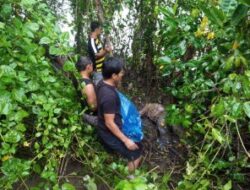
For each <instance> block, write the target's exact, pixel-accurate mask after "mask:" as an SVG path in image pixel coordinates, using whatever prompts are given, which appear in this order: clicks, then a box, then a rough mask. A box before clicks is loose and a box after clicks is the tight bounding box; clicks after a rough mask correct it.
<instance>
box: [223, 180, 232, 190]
mask: <svg viewBox="0 0 250 190" xmlns="http://www.w3.org/2000/svg"><path fill="white" fill-rule="evenodd" d="M230 189H232V181H231V180H229V181H228V182H227V183H226V184H225V185H224V186H223V189H222V190H230Z"/></svg>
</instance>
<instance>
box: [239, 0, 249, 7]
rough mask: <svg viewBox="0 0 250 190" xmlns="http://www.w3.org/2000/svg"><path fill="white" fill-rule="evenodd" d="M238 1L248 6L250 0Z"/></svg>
mask: <svg viewBox="0 0 250 190" xmlns="http://www.w3.org/2000/svg"><path fill="white" fill-rule="evenodd" d="M238 1H239V2H241V3H243V4H246V5H249V6H250V0H238Z"/></svg>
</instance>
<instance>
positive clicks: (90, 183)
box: [86, 179, 97, 190]
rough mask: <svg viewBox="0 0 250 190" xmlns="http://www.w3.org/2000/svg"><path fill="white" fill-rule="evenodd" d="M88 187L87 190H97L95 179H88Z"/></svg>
mask: <svg viewBox="0 0 250 190" xmlns="http://www.w3.org/2000/svg"><path fill="white" fill-rule="evenodd" d="M86 188H87V190H97V186H96V184H95V182H94V180H93V179H89V180H88V184H86Z"/></svg>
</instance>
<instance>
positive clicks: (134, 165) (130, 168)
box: [128, 156, 142, 173]
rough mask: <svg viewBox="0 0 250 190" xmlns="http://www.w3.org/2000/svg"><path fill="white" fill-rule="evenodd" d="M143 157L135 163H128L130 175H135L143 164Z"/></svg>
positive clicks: (134, 161)
mask: <svg viewBox="0 0 250 190" xmlns="http://www.w3.org/2000/svg"><path fill="white" fill-rule="evenodd" d="M141 159H142V156H140V157H139V158H137V159H136V160H133V161H129V162H128V171H129V172H130V173H133V172H134V171H135V170H136V169H137V168H138V166H139V164H140V162H141Z"/></svg>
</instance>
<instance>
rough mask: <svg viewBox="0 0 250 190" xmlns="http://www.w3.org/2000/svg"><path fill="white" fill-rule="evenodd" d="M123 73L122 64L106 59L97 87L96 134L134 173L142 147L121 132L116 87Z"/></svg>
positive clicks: (115, 60) (115, 59) (112, 59)
mask: <svg viewBox="0 0 250 190" xmlns="http://www.w3.org/2000/svg"><path fill="white" fill-rule="evenodd" d="M123 72H124V71H123V64H122V62H121V61H120V60H119V59H117V58H112V57H111V58H108V59H107V60H105V62H104V63H103V70H102V74H103V78H104V80H103V81H101V82H100V83H99V84H98V86H97V109H98V130H97V132H98V135H99V137H100V138H101V140H102V142H103V145H104V146H105V147H106V148H108V149H109V150H112V151H115V152H117V153H119V154H121V155H122V156H123V157H125V158H127V159H128V160H129V162H128V169H129V171H134V170H135V169H136V168H137V167H138V165H139V163H140V160H141V153H142V147H141V145H139V144H136V143H135V142H133V141H132V140H131V139H129V138H128V137H127V136H126V135H124V134H123V132H122V131H121V127H122V117H121V113H120V108H121V104H120V99H119V96H118V94H117V92H116V87H117V86H118V84H119V82H120V81H121V80H122V77H123Z"/></svg>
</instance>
